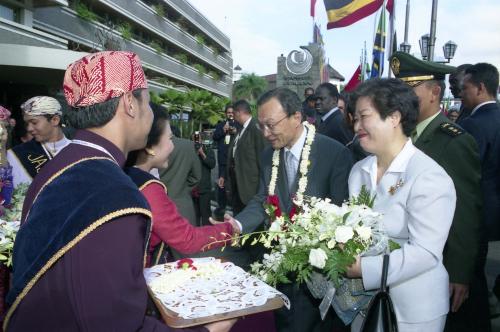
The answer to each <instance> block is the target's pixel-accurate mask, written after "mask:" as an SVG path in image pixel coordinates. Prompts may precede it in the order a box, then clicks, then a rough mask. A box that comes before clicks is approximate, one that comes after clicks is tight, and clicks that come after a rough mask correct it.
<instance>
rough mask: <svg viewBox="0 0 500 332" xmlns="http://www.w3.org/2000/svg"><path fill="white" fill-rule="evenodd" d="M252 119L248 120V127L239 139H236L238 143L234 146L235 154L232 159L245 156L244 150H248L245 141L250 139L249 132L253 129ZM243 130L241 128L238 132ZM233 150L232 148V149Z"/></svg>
mask: <svg viewBox="0 0 500 332" xmlns="http://www.w3.org/2000/svg"><path fill="white" fill-rule="evenodd" d="M254 121H255V120H254V118H252V119H251V120H250V122H249V123H248V126H247V127H246V129H245V131H244V132H243V134H242V135H241V137H240V138H239V139H238V142H237V144H236V152H235V154H234V158H235V159H236V156H237V155H241V154H245V153H246V152H245V150H246V149H247V148H248V144H247V140H248V139H249V137H250V131H251V130H253V129H254V128H253V127H255V122H254ZM241 130H243V127H242V128H241V129H240V131H241ZM233 148H234V147H233Z"/></svg>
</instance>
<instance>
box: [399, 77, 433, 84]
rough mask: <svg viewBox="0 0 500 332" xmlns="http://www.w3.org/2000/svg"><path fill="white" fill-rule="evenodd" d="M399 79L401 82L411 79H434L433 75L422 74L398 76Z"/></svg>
mask: <svg viewBox="0 0 500 332" xmlns="http://www.w3.org/2000/svg"><path fill="white" fill-rule="evenodd" d="M399 79H400V80H401V81H403V82H411V81H427V80H432V79H434V75H423V76H410V77H399Z"/></svg>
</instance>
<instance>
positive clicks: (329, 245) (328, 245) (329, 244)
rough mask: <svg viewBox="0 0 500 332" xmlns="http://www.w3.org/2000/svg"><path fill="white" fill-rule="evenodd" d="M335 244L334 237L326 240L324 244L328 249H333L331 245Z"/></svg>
mask: <svg viewBox="0 0 500 332" xmlns="http://www.w3.org/2000/svg"><path fill="white" fill-rule="evenodd" d="M336 244H337V242H336V241H335V239H331V240H330V241H328V243H327V244H326V246H327V247H328V249H333V247H335V245H336Z"/></svg>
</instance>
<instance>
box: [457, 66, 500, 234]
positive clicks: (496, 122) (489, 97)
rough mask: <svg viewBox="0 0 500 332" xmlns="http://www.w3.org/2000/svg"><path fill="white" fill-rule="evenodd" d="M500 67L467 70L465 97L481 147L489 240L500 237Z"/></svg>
mask: <svg viewBox="0 0 500 332" xmlns="http://www.w3.org/2000/svg"><path fill="white" fill-rule="evenodd" d="M497 89H498V70H497V68H495V67H494V66H493V65H490V64H487V63H478V64H475V65H473V66H472V67H470V68H469V69H467V70H466V71H465V77H464V83H463V86H462V100H463V103H464V106H465V107H468V108H470V109H471V115H470V116H469V117H468V118H467V119H465V120H464V121H463V122H462V126H463V128H464V129H465V130H466V131H467V132H469V133H470V134H471V135H472V136H473V137H474V138H475V139H476V142H477V144H478V146H479V157H480V160H481V168H482V181H481V184H482V190H483V195H484V216H485V223H486V227H487V234H488V235H489V237H488V239H489V240H490V241H499V240H500V109H499V107H498V104H497V101H496V95H497Z"/></svg>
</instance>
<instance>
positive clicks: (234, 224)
mask: <svg viewBox="0 0 500 332" xmlns="http://www.w3.org/2000/svg"><path fill="white" fill-rule="evenodd" d="M208 220H209V221H210V223H211V224H212V225H217V224H222V223H225V222H227V223H229V224H231V226H232V227H233V235H239V234H241V231H242V229H241V228H242V227H241V224H240V222H239V221H238V220H236V219H234V218H233V217H232V216H231V215H230V214H227V213H226V214H224V221H219V220H215V219H214V218H212V217H210V218H209V219H208Z"/></svg>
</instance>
